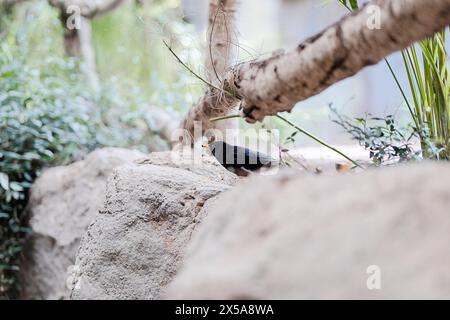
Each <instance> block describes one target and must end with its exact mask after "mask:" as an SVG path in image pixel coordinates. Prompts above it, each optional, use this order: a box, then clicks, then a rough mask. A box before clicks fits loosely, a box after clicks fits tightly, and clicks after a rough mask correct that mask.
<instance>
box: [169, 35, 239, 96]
mask: <svg viewBox="0 0 450 320" xmlns="http://www.w3.org/2000/svg"><path fill="white" fill-rule="evenodd" d="M163 43H164V45H165V46H166V47H167V49H169V51H170V53H171V54H172V55H173V56H174V57H175V59H177V61H178V62H179V63H180V64H181V65H182V66H183V67H185V68H186V69H187V70H188V71H189V72H190V73H191V74H192V75H193V76H194V77H196V78H197V79H199V80H200V81H202V82H203V83H205V84H206V85H207V86H209V87H211V88H214V89H216V90H217V91H219V92H224V93H225V94H227V95H229V96H231V97H234V98H236V99H238V98H237V97H236V95H235V94H233V93H231V92H229V91H227V90H225V89H220V88H219V87H217V86H215V85H213V84H212V83H211V82H208V81H207V80H205V79H204V78H202V77H201V76H200V75H199V74H198V73H196V72H195V71H194V70H192V69H191V68H190V67H189V66H188V65H187V64H186V63H185V62H183V60H181V59H180V57H178V55H177V54H176V53H175V51H173V49H172V48H171V47H170V46H169V45H168V44H167V42H166V41H164V40H163Z"/></svg>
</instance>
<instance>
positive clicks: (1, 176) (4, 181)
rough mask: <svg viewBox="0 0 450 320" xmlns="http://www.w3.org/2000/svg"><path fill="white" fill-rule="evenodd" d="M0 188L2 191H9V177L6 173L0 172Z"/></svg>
mask: <svg viewBox="0 0 450 320" xmlns="http://www.w3.org/2000/svg"><path fill="white" fill-rule="evenodd" d="M0 186H1V187H2V188H3V189H4V190H6V191H7V190H9V177H8V175H7V174H6V173H3V172H0Z"/></svg>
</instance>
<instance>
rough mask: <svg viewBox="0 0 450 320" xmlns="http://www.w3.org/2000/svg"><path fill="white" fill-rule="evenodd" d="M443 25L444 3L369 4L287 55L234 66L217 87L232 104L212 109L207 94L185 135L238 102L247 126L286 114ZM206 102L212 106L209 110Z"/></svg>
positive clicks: (449, 18)
mask: <svg viewBox="0 0 450 320" xmlns="http://www.w3.org/2000/svg"><path fill="white" fill-rule="evenodd" d="M374 5H375V6H376V7H374ZM374 17H375V18H376V17H379V18H380V23H381V28H380V29H371V28H369V23H370V21H372V19H374ZM449 24H450V1H448V0H427V1H423V0H374V1H372V2H370V3H369V4H368V5H366V6H364V7H363V8H361V10H359V11H357V12H355V13H352V14H350V15H348V16H346V17H344V18H343V19H342V20H340V21H339V22H337V23H336V24H334V25H332V26H330V27H328V28H326V29H325V30H324V31H322V32H321V33H319V34H317V35H315V36H314V37H311V38H309V39H307V40H306V41H305V42H303V43H301V44H300V45H299V46H298V47H297V48H296V49H295V50H293V51H290V52H287V53H282V54H278V55H274V56H272V57H271V58H268V59H264V60H258V61H251V62H245V63H242V64H239V65H237V66H235V67H234V68H233V69H231V70H230V71H229V72H227V74H226V75H225V78H224V79H225V80H224V83H223V86H224V89H225V90H226V91H228V92H233V93H234V95H235V97H236V98H235V99H227V100H226V101H220V103H217V100H216V99H215V98H214V96H217V95H218V92H216V91H215V90H214V89H208V90H207V92H206V93H205V95H204V97H203V98H202V99H201V100H200V102H199V103H198V104H197V105H195V106H194V107H193V108H192V109H191V110H190V111H189V113H188V116H187V117H186V120H185V122H184V127H185V128H186V129H187V130H191V126H190V125H189V124H190V121H189V119H192V118H196V119H201V120H203V119H206V121H208V119H209V118H211V117H217V116H221V115H224V113H226V112H224V110H229V108H230V107H232V106H235V105H236V103H237V102H238V101H239V100H241V108H242V115H243V116H244V117H245V119H246V120H247V121H248V122H251V123H253V122H255V121H261V120H263V119H264V117H265V116H266V115H275V114H277V113H278V112H283V111H290V110H291V109H292V108H293V107H294V105H295V104H296V103H297V102H298V101H302V100H305V99H307V98H309V97H312V96H314V95H316V94H318V93H320V92H322V91H323V90H325V89H326V88H328V87H329V86H331V85H333V84H334V83H336V82H338V81H340V80H342V79H345V78H347V77H350V76H352V75H354V74H356V73H357V72H358V71H360V70H361V69H363V68H364V67H366V66H369V65H373V64H375V63H377V62H378V61H380V60H381V59H383V58H384V57H386V56H387V55H389V54H391V53H393V52H395V51H399V50H402V49H404V48H406V47H408V46H409V45H411V44H412V43H414V42H416V41H419V40H422V39H424V38H426V37H429V36H431V35H433V34H434V33H435V32H437V31H439V30H442V29H443V28H444V27H446V26H447V25H449ZM209 101H213V102H214V103H215V108H214V109H211V103H209V104H208V102H209ZM221 110H222V112H221Z"/></svg>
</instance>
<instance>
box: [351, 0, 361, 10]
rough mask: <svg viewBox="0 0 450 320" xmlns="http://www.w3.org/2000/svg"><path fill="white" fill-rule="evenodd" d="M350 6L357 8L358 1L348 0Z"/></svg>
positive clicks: (353, 8)
mask: <svg viewBox="0 0 450 320" xmlns="http://www.w3.org/2000/svg"><path fill="white" fill-rule="evenodd" d="M350 6H351V8H352V10H358V8H359V7H358V1H357V0H350Z"/></svg>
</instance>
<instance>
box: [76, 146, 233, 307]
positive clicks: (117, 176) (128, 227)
mask: <svg viewBox="0 0 450 320" xmlns="http://www.w3.org/2000/svg"><path fill="white" fill-rule="evenodd" d="M236 179H237V177H236V176H235V175H233V174H232V173H230V172H228V171H226V170H225V169H224V168H223V167H222V166H220V164H218V163H217V161H215V159H213V158H207V160H205V161H204V162H202V163H201V164H192V163H182V164H179V163H178V164H176V163H174V162H173V161H172V159H171V154H170V153H152V154H151V155H150V157H149V158H148V159H146V160H143V161H140V162H138V163H135V164H130V165H126V166H122V167H120V168H117V169H116V170H115V172H114V173H113V174H112V176H111V177H110V178H109V180H108V185H107V193H106V201H105V205H104V208H103V209H102V210H101V214H99V215H98V216H97V217H96V219H95V220H94V222H93V223H92V224H91V225H90V226H89V228H88V230H87V232H86V233H85V235H84V237H83V240H82V243H81V245H80V251H79V253H78V255H77V260H76V271H75V273H74V281H73V290H72V295H71V298H72V299H157V298H159V297H160V296H161V294H162V291H163V289H164V288H165V287H166V285H167V284H168V283H169V282H170V281H171V279H172V277H173V276H174V275H175V273H176V272H177V270H178V267H179V265H180V263H181V261H182V260H183V253H184V249H185V246H186V244H187V243H188V241H189V240H190V238H191V234H192V232H193V230H194V228H195V227H196V224H197V223H198V221H199V220H200V217H202V216H204V214H203V213H202V212H201V209H202V207H204V205H205V203H207V201H208V199H211V198H213V197H214V196H216V195H217V194H219V193H220V192H222V191H224V190H227V189H228V188H229V186H230V185H232V184H234V183H235V181H236Z"/></svg>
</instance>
